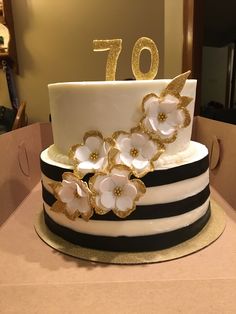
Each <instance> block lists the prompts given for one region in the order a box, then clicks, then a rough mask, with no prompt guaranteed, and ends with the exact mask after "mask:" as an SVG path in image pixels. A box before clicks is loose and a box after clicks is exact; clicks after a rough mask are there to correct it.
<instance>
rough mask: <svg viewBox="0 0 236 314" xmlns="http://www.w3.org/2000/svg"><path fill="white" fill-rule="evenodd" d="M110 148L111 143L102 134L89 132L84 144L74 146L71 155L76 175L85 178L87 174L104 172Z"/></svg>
mask: <svg viewBox="0 0 236 314" xmlns="http://www.w3.org/2000/svg"><path fill="white" fill-rule="evenodd" d="M110 148H111V141H109V139H106V140H104V139H103V136H102V134H101V133H100V132H97V131H90V132H87V133H86V134H85V136H84V140H83V143H82V144H80V145H75V146H73V147H72V149H71V151H70V153H69V155H70V157H71V158H72V159H73V160H74V162H75V173H76V174H77V175H78V176H79V177H80V178H83V177H84V175H85V174H87V173H93V172H96V171H98V170H100V171H101V170H104V168H105V167H106V166H107V154H108V151H109V149H110Z"/></svg>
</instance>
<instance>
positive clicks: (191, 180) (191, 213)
mask: <svg viewBox="0 0 236 314" xmlns="http://www.w3.org/2000/svg"><path fill="white" fill-rule="evenodd" d="M192 145H193V144H192ZM194 146H196V147H195V148H196V153H195V154H194V155H193V156H191V158H190V160H189V161H186V160H185V161H183V162H178V166H177V165H175V166H171V167H165V168H163V167H162V168H161V167H159V168H158V169H157V170H156V171H154V172H152V173H149V174H147V175H146V176H145V177H144V178H142V180H143V181H144V182H145V185H146V187H147V192H146V194H145V195H144V196H143V198H141V199H140V201H139V202H138V204H137V207H136V210H135V211H134V212H132V213H131V215H129V216H128V217H127V218H125V219H121V218H119V217H117V216H115V215H114V214H113V212H109V213H107V214H106V215H97V214H94V215H93V216H92V217H91V218H90V220H89V221H88V222H87V221H84V220H83V219H81V218H77V219H76V220H74V221H72V220H70V219H68V218H67V217H66V216H65V215H64V214H63V213H58V212H54V211H52V210H51V206H52V205H53V203H54V202H55V201H56V199H55V197H54V195H53V192H52V189H51V185H50V183H53V182H58V181H60V180H61V176H62V174H63V172H65V171H72V170H71V169H70V167H68V166H66V167H65V166H64V165H63V164H59V163H58V162H54V161H52V160H50V158H49V157H48V155H47V150H45V151H43V152H42V154H41V171H42V196H43V202H44V217H45V223H46V225H47V226H48V228H49V229H50V230H51V231H52V232H53V233H55V234H57V235H59V236H60V237H62V238H63V239H65V240H67V241H69V242H72V243H74V244H77V245H80V246H84V247H88V248H93V249H99V250H108V251H126V252H142V251H155V250H162V249H166V248H169V247H172V246H175V245H177V244H179V243H182V242H183V241H186V240H188V239H190V238H192V237H193V236H195V235H196V234H198V233H199V232H200V231H201V230H202V228H203V227H204V226H205V225H206V223H207V222H208V220H209V217H210V214H211V211H210V190H209V173H208V153H207V149H206V148H205V146H203V145H201V144H199V143H195V144H194ZM87 179H88V178H87Z"/></svg>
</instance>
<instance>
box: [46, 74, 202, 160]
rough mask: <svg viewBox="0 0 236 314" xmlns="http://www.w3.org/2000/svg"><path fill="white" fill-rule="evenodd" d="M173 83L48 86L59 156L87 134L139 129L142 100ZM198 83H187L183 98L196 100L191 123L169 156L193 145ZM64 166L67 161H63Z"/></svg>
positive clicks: (170, 147)
mask: <svg viewBox="0 0 236 314" xmlns="http://www.w3.org/2000/svg"><path fill="white" fill-rule="evenodd" d="M169 82H170V80H150V81H142V80H141V81H106V82H80V83H57V84H50V85H49V99H50V110H51V117H52V128H53V137H54V144H55V147H56V149H57V150H58V152H59V154H63V155H66V154H67V153H68V151H69V149H70V147H71V146H72V145H74V144H78V143H81V142H82V139H83V136H84V134H85V132H87V131H89V130H98V131H100V132H101V133H102V134H103V136H104V137H108V136H111V135H112V133H113V132H115V131H118V130H123V131H129V130H130V129H131V128H133V127H135V126H137V125H138V123H139V121H140V119H141V117H142V112H141V103H142V100H143V97H144V96H145V95H147V94H149V93H156V94H160V92H161V91H162V90H163V89H164V88H165V87H166V85H167V84H168V83H169ZM195 92H196V80H187V81H186V84H185V86H184V88H183V90H182V92H181V95H184V96H190V97H192V98H193V100H192V101H191V103H190V104H189V105H188V110H189V112H190V116H191V123H190V125H189V126H188V127H187V128H183V129H180V130H179V133H178V138H177V139H176V141H175V142H174V143H172V144H170V145H167V150H166V154H169V155H172V154H176V153H178V152H181V151H184V150H185V149H186V148H187V147H188V145H189V142H190V137H191V132H192V118H193V111H194V100H195ZM63 162H64V161H63Z"/></svg>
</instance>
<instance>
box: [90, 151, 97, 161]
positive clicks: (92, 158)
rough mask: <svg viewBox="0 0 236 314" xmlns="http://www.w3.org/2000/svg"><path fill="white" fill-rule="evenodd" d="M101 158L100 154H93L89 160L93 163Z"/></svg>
mask: <svg viewBox="0 0 236 314" xmlns="http://www.w3.org/2000/svg"><path fill="white" fill-rule="evenodd" d="M98 157H99V154H98V152H92V153H91V154H90V156H89V159H90V160H92V161H96V160H97V159H98Z"/></svg>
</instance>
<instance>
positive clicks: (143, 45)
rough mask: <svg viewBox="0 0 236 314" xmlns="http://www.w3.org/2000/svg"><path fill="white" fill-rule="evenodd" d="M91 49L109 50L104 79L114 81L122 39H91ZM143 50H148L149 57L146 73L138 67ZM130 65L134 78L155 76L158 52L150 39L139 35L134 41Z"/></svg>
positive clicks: (152, 77)
mask: <svg viewBox="0 0 236 314" xmlns="http://www.w3.org/2000/svg"><path fill="white" fill-rule="evenodd" d="M93 50H94V51H107V50H109V53H108V57H107V63H106V81H115V77H116V68H117V62H118V58H119V55H120V53H121V50H122V39H99V40H97V39H95V40H93ZM143 50H148V51H149V52H150V57H151V64H150V68H149V71H148V72H146V73H144V72H142V71H141V69H140V56H141V53H142V51H143ZM131 66H132V71H133V75H134V77H135V79H136V80H153V79H154V78H155V77H156V75H157V72H158V66H159V53H158V49H157V46H156V44H155V43H154V41H153V40H152V39H150V38H148V37H141V38H139V39H138V40H137V41H136V43H135V44H134V47H133V51H132V59H131Z"/></svg>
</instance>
